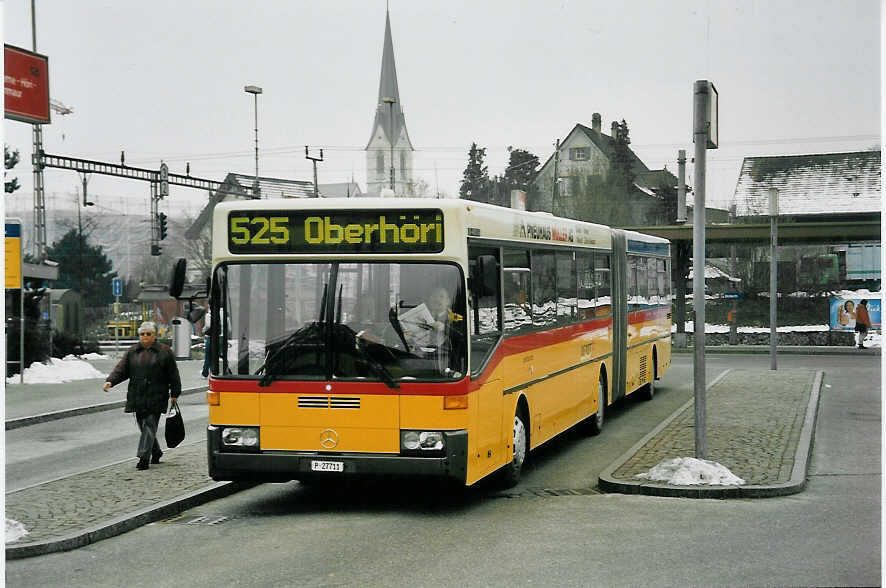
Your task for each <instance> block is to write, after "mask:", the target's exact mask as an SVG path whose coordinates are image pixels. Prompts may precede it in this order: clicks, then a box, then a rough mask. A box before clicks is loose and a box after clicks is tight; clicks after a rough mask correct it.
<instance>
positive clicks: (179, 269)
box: [169, 257, 188, 299]
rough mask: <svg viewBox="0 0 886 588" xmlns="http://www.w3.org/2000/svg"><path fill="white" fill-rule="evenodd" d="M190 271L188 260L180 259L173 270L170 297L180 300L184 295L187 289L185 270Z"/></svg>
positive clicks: (170, 281)
mask: <svg viewBox="0 0 886 588" xmlns="http://www.w3.org/2000/svg"><path fill="white" fill-rule="evenodd" d="M187 269H188V260H187V259H185V258H184V257H180V258H179V259H178V261H176V262H175V267H174V268H172V278H171V279H170V280H169V295H170V296H172V297H173V298H176V299H177V298H178V297H180V296H181V295H182V290H184V287H185V270H187Z"/></svg>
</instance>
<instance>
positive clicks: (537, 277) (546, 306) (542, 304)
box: [531, 250, 557, 328]
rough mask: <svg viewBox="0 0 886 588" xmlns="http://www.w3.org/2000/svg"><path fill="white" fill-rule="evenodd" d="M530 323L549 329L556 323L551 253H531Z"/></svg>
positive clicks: (552, 253) (553, 266) (555, 280)
mask: <svg viewBox="0 0 886 588" xmlns="http://www.w3.org/2000/svg"><path fill="white" fill-rule="evenodd" d="M531 276H532V323H533V325H534V326H536V327H540V328H549V327H552V326H554V325H555V324H556V322H557V262H556V261H555V258H554V252H553V251H539V250H533V251H532V272H531Z"/></svg>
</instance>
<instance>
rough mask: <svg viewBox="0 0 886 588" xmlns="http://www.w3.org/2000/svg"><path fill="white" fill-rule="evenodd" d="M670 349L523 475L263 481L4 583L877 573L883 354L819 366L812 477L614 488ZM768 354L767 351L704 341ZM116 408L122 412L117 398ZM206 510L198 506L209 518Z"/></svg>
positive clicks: (840, 580) (865, 581)
mask: <svg viewBox="0 0 886 588" xmlns="http://www.w3.org/2000/svg"><path fill="white" fill-rule="evenodd" d="M691 362H692V358H691V356H685V355H684V356H677V357H676V359H675V367H674V368H673V369H672V370H671V371H669V372H668V374H667V375H666V376H665V378H664V379H663V380H662V382H661V383H660V385H659V386H658V388H657V391H656V397H655V399H654V400H653V401H652V402H648V403H644V402H630V401H628V402H625V403H624V404H623V405H622V406H619V407H616V408H615V410H613V411H611V412H610V414H609V417H608V419H607V422H606V427H605V428H604V431H603V433H602V435H600V436H598V437H592V438H586V437H582V436H581V435H579V434H578V433H572V432H569V433H567V434H566V435H564V436H562V437H561V438H559V439H557V440H555V441H554V442H552V443H550V444H548V445H547V446H545V447H544V448H542V449H541V450H540V451H537V452H535V453H534V455H533V456H532V457H533V460H532V462H531V466H530V467H529V468H528V470H527V472H526V475H525V477H524V479H523V480H522V481H521V483H520V485H518V486H517V487H516V488H514V489H513V490H511V491H507V492H499V491H497V490H496V489H494V488H492V487H490V486H489V485H481V486H480V487H477V488H472V489H469V490H467V491H465V492H454V493H453V492H451V491H448V490H443V489H441V488H440V487H439V486H438V485H436V484H433V483H424V484H423V483H405V482H401V481H393V482H388V483H384V484H374V485H354V486H350V487H348V488H342V489H329V488H323V487H317V488H306V487H303V486H301V485H300V484H298V483H289V484H266V485H262V486H258V487H256V488H253V489H251V490H248V491H244V492H241V493H239V494H236V495H234V496H231V497H228V498H225V499H222V500H218V501H215V502H213V503H208V504H205V505H203V506H201V507H199V508H197V509H194V510H192V511H187V512H185V513H183V515H182V516H181V517H179V518H177V519H175V520H170V521H164V522H160V523H154V524H152V525H148V526H146V527H143V528H140V529H137V530H135V531H132V532H129V533H126V534H124V535H121V536H119V537H115V538H112V539H107V540H104V541H101V542H99V543H96V544H93V545H89V546H87V547H83V548H81V549H78V550H75V551H72V552H67V553H59V554H50V555H46V556H41V557H35V558H30V559H23V560H16V561H9V562H6V579H7V583H8V585H10V586H69V585H72V584H75V585H84V586H85V585H89V586H119V585H127V584H128V585H132V586H140V585H154V586H181V585H189V586H213V587H215V586H218V585H241V586H267V585H298V586H358V585H359V586H433V585H468V586H475V585H484V586H514V585H517V586H524V585H540V586H596V585H607V586H609V585H612V586H629V585H630V586H636V585H649V586H674V585H730V586H746V585H853V586H858V585H880V584H881V560H880V546H881V542H880V519H881V504H880V488H881V479H882V475H881V460H880V446H881V443H880V442H881V432H880V431H881V417H880V414H881V401H880V389H881V383H880V373H881V371H880V358H879V357H870V356H868V357H851V356H849V357H847V356H841V357H832V356H816V357H803V356H785V357H780V358H779V367H784V368H788V367H808V368H809V369H816V370H819V369H820V370H824V371H825V373H826V376H825V381H824V388H823V390H822V399H821V404H820V413H819V421H818V427H817V433H816V439H815V446H814V449H813V458H812V465H811V469H810V481H809V484H808V486H807V489H806V490H805V491H804V492H802V493H800V494H796V495H793V496H788V497H782V498H769V499H753V500H751V499H735V500H698V499H683V498H657V497H647V496H626V495H604V494H599V493H598V492H597V491H596V490H595V489H594V485H595V484H596V476H597V474H598V473H599V472H600V471H601V470H602V469H603V468H604V467H605V466H606V465H608V464H609V463H611V462H612V461H614V459H615V458H616V457H617V456H619V455H621V454H622V453H623V452H624V451H626V450H627V449H628V448H630V447H631V445H633V444H634V443H635V442H636V441H637V440H638V439H640V438H641V437H642V436H643V435H644V434H646V433H647V432H648V431H649V430H650V429H651V428H653V427H654V426H655V425H656V424H657V423H658V422H660V421H661V420H662V419H663V418H665V417H666V416H668V415H669V414H671V413H672V412H673V411H674V410H675V409H676V408H677V407H678V406H680V405H681V404H682V403H683V402H685V401H686V400H687V399H688V398H689V397H690V396H691V395H692V389H691V383H690V380H691V371H692V365H691ZM707 366H708V370H707V374H706V375H707V378H708V379H709V380H710V379H713V378H714V377H716V376H717V375H718V374H719V373H720V372H721V371H722V369H725V368H726V367H739V366H742V367H747V366H751V367H758V368H763V369H766V368H768V358H767V357H766V356H734V355H729V356H709V357H708V362H707ZM118 418H123V417H122V415H118ZM201 517H202V518H201Z"/></svg>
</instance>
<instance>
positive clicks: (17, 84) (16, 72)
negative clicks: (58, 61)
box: [3, 44, 50, 124]
mask: <svg viewBox="0 0 886 588" xmlns="http://www.w3.org/2000/svg"><path fill="white" fill-rule="evenodd" d="M3 66H4V68H5V71H4V76H3V94H4V98H5V99H6V118H11V119H13V120H20V121H22V122H26V123H31V124H49V123H50V120H49V59H48V58H47V57H46V56H45V55H40V54H38V53H34V52H32V51H28V50H26V49H21V48H19V47H13V46H12V45H6V44H4V45H3Z"/></svg>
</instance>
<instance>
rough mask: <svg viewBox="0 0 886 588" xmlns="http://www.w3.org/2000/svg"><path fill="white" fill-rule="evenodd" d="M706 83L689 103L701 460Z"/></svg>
mask: <svg viewBox="0 0 886 588" xmlns="http://www.w3.org/2000/svg"><path fill="white" fill-rule="evenodd" d="M708 99H709V96H708V82H707V81H706V80H698V81H696V82H695V88H694V101H693V141H694V142H695V170H694V171H695V206H693V208H692V268H693V275H692V307H693V309H694V310H695V324H694V325H693V326H694V330H695V363H694V369H693V384H694V389H695V457H696V458H698V459H705V455H706V454H707V441H706V439H705V427H706V426H707V422H706V421H707V413H706V405H705V357H704V348H705V332H704V325H705V298H704V295H705V291H704V269H705V166H706V162H707V139H708V129H707V124H706V120H705V119H706V116H705V115H706V113H707V106H708Z"/></svg>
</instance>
